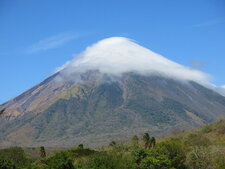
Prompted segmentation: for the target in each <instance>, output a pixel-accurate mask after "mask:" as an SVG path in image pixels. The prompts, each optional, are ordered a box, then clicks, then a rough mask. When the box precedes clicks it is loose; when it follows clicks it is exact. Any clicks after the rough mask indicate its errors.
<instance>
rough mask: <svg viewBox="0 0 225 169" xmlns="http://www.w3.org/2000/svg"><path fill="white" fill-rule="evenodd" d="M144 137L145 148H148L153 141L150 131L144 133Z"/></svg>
mask: <svg viewBox="0 0 225 169" xmlns="http://www.w3.org/2000/svg"><path fill="white" fill-rule="evenodd" d="M142 139H143V142H144V146H145V149H148V148H149V145H150V143H151V138H150V136H149V134H148V133H145V134H144V135H143V138H142Z"/></svg>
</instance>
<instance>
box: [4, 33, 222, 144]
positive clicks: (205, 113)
mask: <svg viewBox="0 0 225 169" xmlns="http://www.w3.org/2000/svg"><path fill="white" fill-rule="evenodd" d="M216 90H218V88H217V87H215V86H213V85H212V84H211V83H209V75H207V74H205V73H203V72H201V71H198V70H194V69H191V68H188V67H185V66H182V65H180V64H177V63H175V62H173V61H170V60H168V59H166V58H165V57H163V56H160V55H158V54H156V53H154V52H152V51H150V50H149V49H146V48H144V47H142V46H140V45H138V44H137V43H135V42H134V41H132V40H129V39H127V38H122V37H113V38H108V39H104V40H102V41H99V42H97V43H96V44H94V45H92V46H90V47H88V48H87V49H86V50H85V51H84V52H82V53H81V54H79V55H78V56H76V57H75V59H74V60H72V61H69V62H67V63H66V64H64V65H63V66H62V67H60V68H58V69H57V71H56V73H55V74H53V75H52V76H50V77H49V78H47V79H46V80H44V81H43V82H41V83H40V84H38V85H36V86H34V87H33V88H31V89H30V90H28V91H26V92H24V93H23V94H21V95H20V96H18V97H16V98H14V99H12V100H10V101H8V102H6V103H4V104H2V105H0V110H3V111H2V112H3V113H2V114H1V115H0V136H1V137H0V138H1V140H0V144H1V145H4V146H9V145H24V146H34V145H35V146H37V145H46V146H68V145H73V144H79V143H85V144H88V145H91V146H97V145H98V146H99V145H103V144H107V143H108V142H109V141H111V140H112V139H128V138H129V137H131V136H132V135H134V134H143V133H144V132H150V133H151V134H154V135H156V136H162V135H165V134H168V133H169V132H170V131H171V130H173V129H174V128H180V129H191V128H196V127H199V126H201V125H204V124H207V123H210V122H212V121H215V120H217V119H218V118H223V117H224V115H225V97H223V96H222V95H220V94H218V93H217V92H215V91H216ZM220 90H221V91H222V88H221V89H220Z"/></svg>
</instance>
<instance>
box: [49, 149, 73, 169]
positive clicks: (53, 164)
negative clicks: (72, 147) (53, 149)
mask: <svg viewBox="0 0 225 169" xmlns="http://www.w3.org/2000/svg"><path fill="white" fill-rule="evenodd" d="M45 162H46V165H47V168H51V169H74V166H73V160H72V158H71V153H70V152H68V151H62V152H58V153H56V154H55V155H54V156H52V157H50V158H49V159H47V160H46V161H45Z"/></svg>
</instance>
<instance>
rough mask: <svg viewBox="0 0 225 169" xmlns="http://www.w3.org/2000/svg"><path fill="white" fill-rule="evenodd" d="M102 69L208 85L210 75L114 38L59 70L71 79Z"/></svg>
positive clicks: (132, 43) (107, 71)
mask: <svg viewBox="0 0 225 169" xmlns="http://www.w3.org/2000/svg"><path fill="white" fill-rule="evenodd" d="M92 69H94V70H99V71H100V72H102V73H107V74H112V75H118V76H119V75H121V74H123V73H126V72H136V73H140V74H144V75H151V74H160V75H163V76H167V77H171V78H175V79H179V80H193V81H196V82H200V83H207V81H208V78H209V76H208V75H207V74H205V73H203V72H201V71H198V70H194V69H191V68H189V67H185V66H182V65H180V64H177V63H175V62H173V61H170V60H168V59H166V58H165V57H163V56H161V55H159V54H156V53H154V52H152V51H151V50H149V49H146V48H144V47H142V46H140V45H138V44H136V43H134V42H133V41H132V40H130V39H127V38H123V37H112V38H107V39H104V40H101V41H99V42H97V43H96V44H94V45H92V46H90V47H87V48H86V50H85V51H84V52H82V53H81V54H79V55H77V56H76V57H75V58H74V59H73V60H71V61H69V62H67V63H66V64H64V65H63V66H61V67H60V68H58V70H60V71H61V73H62V74H66V75H67V76H68V75H70V74H73V73H76V72H85V71H87V70H92Z"/></svg>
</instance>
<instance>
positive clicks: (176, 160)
mask: <svg viewBox="0 0 225 169" xmlns="http://www.w3.org/2000/svg"><path fill="white" fill-rule="evenodd" d="M155 151H156V152H157V154H158V155H165V156H167V157H168V159H169V160H170V161H171V167H174V168H176V169H184V168H186V167H185V164H184V163H185V159H186V156H185V152H184V148H183V145H182V143H181V141H180V140H179V139H170V140H167V141H164V142H161V143H158V144H157V145H156V147H155Z"/></svg>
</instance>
